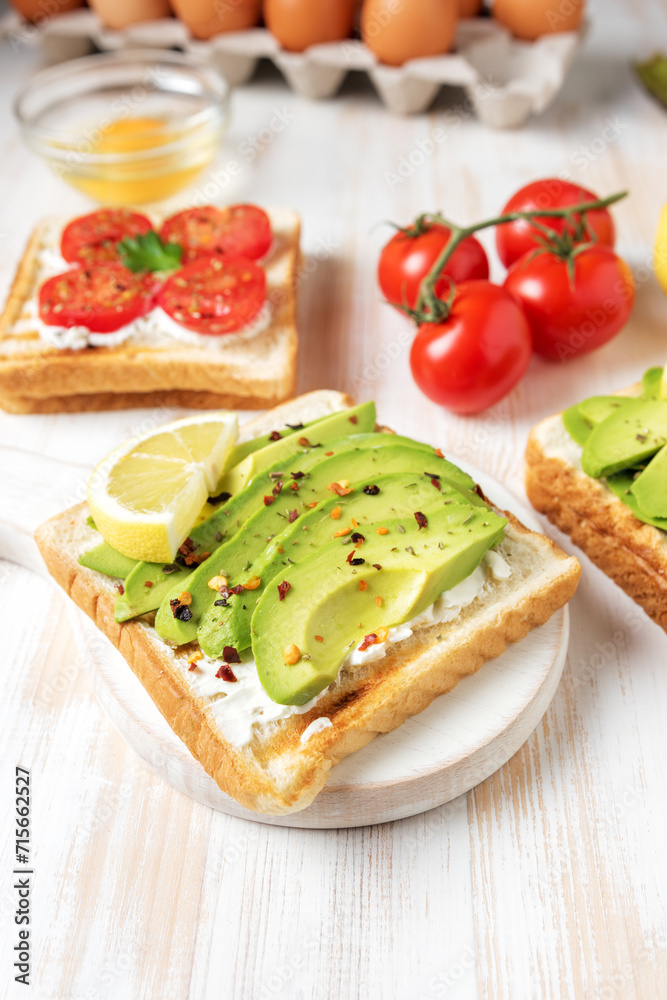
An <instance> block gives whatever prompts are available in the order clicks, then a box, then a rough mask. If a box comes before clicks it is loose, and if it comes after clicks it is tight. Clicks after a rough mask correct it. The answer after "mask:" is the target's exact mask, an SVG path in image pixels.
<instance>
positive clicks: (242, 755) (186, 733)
mask: <svg viewBox="0 0 667 1000" xmlns="http://www.w3.org/2000/svg"><path fill="white" fill-rule="evenodd" d="M350 404H351V400H350V399H349V398H348V397H346V396H344V395H343V394H342V393H338V392H333V391H325V390H320V391H317V392H311V393H308V394H306V395H303V396H299V397H297V398H296V399H293V400H290V401H289V402H288V403H284V404H282V406H280V407H277V408H276V409H274V410H270V411H269V412H268V413H266V414H264V415H262V416H261V417H258V418H256V419H254V420H252V421H250V422H249V423H246V424H245V425H243V426H242V428H241V432H240V435H239V443H242V442H247V441H250V440H252V438H256V437H259V436H260V435H263V434H269V433H271V432H273V431H275V430H276V429H277V428H278V427H284V426H285V425H288V426H291V425H292V424H294V423H296V424H300V423H307V422H309V421H312V420H315V419H317V418H319V417H324V416H328V415H330V414H332V413H335V412H336V411H341V410H345V409H346V408H347V407H348V406H349V405H350ZM389 433H390V432H389ZM272 481H273V480H272ZM337 485H338V484H337ZM280 486H282V483H280ZM346 492H348V493H352V492H353V491H352V490H347V491H346ZM364 492H366V491H364ZM378 492H379V491H378ZM292 495H293V494H292ZM488 502H489V504H491V505H492V506H493V504H492V499H489V501H488ZM445 503H447V501H445ZM88 514H89V510H88V507H87V505H86V504H79V505H78V506H76V507H72V508H71V509H69V510H66V511H64V512H62V513H61V514H58V515H57V516H56V517H53V518H52V519H51V520H50V521H48V522H46V523H45V524H43V525H42V526H41V527H40V528H39V530H38V531H37V534H36V539H37V544H38V545H39V548H40V551H41V553H42V556H43V558H44V560H45V562H46V565H47V568H48V570H49V572H50V573H51V575H52V576H53V577H54V578H55V580H56V581H57V583H59V584H60V586H61V587H62V588H63V589H64V590H65V592H66V593H67V594H68V595H69V597H71V599H72V600H73V601H74V602H75V603H76V604H77V605H78V606H79V607H80V608H81V609H82V610H83V611H84V612H85V613H86V614H87V615H89V616H90V618H91V619H92V620H93V621H94V622H95V624H96V625H97V627H98V628H99V629H100V630H101V631H102V632H103V633H104V634H105V635H106V636H107V638H108V639H109V640H110V641H111V642H112V643H113V645H114V646H115V647H116V648H117V649H118V650H119V651H120V652H121V653H122V655H123V656H124V657H125V659H126V661H127V663H128V664H129V667H130V669H131V670H132V671H133V672H134V674H135V675H136V676H137V677H138V678H139V680H140V681H141V683H142V684H143V686H144V687H145V689H146V690H147V691H148V693H149V694H150V696H151V698H152V699H153V701H154V703H155V705H156V706H157V708H158V709H159V710H160V712H161V713H162V715H163V716H164V718H165V719H166V720H167V722H168V723H169V725H170V726H171V728H172V729H173V731H174V732H175V733H176V734H177V736H178V737H180V739H181V740H182V741H183V742H184V743H185V745H186V746H187V747H188V749H189V750H190V752H191V753H192V755H193V757H194V758H195V759H196V760H198V761H199V762H200V763H201V765H202V766H203V768H204V769H205V770H206V771H207V772H208V774H209V775H210V776H211V777H212V778H213V779H214V780H215V782H216V783H217V784H218V786H219V787H220V788H221V789H222V791H223V792H225V793H227V794H228V795H230V796H232V797H233V798H234V799H236V800H237V801H238V802H240V803H241V804H242V805H243V806H245V807H246V808H248V809H252V810H255V811H258V812H261V813H265V814H269V815H281V814H285V813H292V812H296V811H299V810H301V809H304V808H305V807H306V806H308V805H309V804H310V803H311V802H312V801H313V799H314V798H315V796H316V795H317V794H318V792H320V791H321V789H322V788H323V787H324V785H325V783H326V781H327V778H328V776H329V774H330V771H331V768H332V766H334V765H335V764H337V763H338V762H339V761H340V760H342V758H344V757H346V756H348V755H349V754H351V753H354V752H355V751H356V750H360V749H361V748H362V747H364V746H365V745H366V744H367V743H369V742H370V741H371V740H372V739H373V738H374V737H375V736H377V735H378V734H380V733H386V732H389V731H390V730H393V729H395V728H396V727H398V726H400V725H401V724H402V723H403V722H405V720H406V719H407V718H408V717H410V716H412V715H416V714H417V713H418V712H421V711H423V710H424V709H425V708H427V706H428V705H430V704H431V702H432V701H433V700H434V699H435V698H437V697H438V696H439V695H442V694H445V693H446V692H448V691H450V690H451V689H452V688H454V687H455V685H456V684H457V683H458V682H459V681H460V680H461V679H462V678H463V677H464V676H466V675H468V674H472V673H475V672H476V671H477V670H478V669H479V668H480V667H481V666H482V664H483V663H485V662H486V661H487V660H489V659H491V658H492V657H496V656H499V655H500V654H501V653H502V652H503V651H504V650H505V648H506V647H507V645H508V644H509V643H513V642H517V641H519V640H520V639H522V638H523V637H524V636H525V635H526V634H527V633H528V632H529V631H530V630H531V629H533V628H535V627H536V626H538V625H541V624H543V623H544V622H546V621H548V619H549V618H550V617H551V616H552V615H553V614H554V613H555V612H556V611H557V610H558V609H559V608H561V607H562V606H563V605H564V604H565V603H566V602H567V601H568V600H569V599H570V598H571V597H572V595H573V593H574V591H575V589H576V586H577V582H578V579H579V574H580V566H579V563H578V562H577V560H576V559H574V558H573V557H568V556H566V555H565V553H563V552H562V551H561V550H560V549H559V548H558V547H557V546H556V545H555V544H554V543H553V542H552V541H550V539H548V538H547V537H546V536H545V535H540V534H537V533H536V532H534V531H530V530H529V529H528V528H526V527H524V525H522V524H521V523H520V522H519V521H518V520H517V519H516V518H515V517H513V515H512V514H507V513H505V514H503V516H504V517H506V518H507V520H508V524H507V526H506V528H505V535H504V539H503V540H502V541H501V542H499V543H498V546H497V553H498V556H499V557H501V562H502V561H503V560H504V561H506V563H507V565H508V567H509V569H510V572H509V575H504V574H496V573H495V572H493V571H491V570H489V571H488V572H487V573H486V577H485V582H484V585H483V587H482V589H481V591H479V592H478V593H477V596H475V597H474V599H471V600H470V602H467V601H462V603H461V607H460V608H458V606H457V611H456V612H455V613H452V615H448V616H445V618H444V619H443V620H438V619H437V618H436V619H435V620H434V621H433V623H432V624H429V623H428V621H426V620H425V622H424V624H423V626H422V625H421V624H416V623H414V624H413V627H414V631H412V629H411V628H408V629H407V631H406V634H405V636H404V637H402V638H400V640H399V641H396V642H395V644H394V645H392V646H391V647H389V649H388V650H387V655H385V656H384V657H382V658H381V659H377V658H375V657H372V658H369V659H367V660H364V661H363V662H360V663H359V664H357V665H352V666H344V667H343V668H342V669H341V670H340V673H339V675H338V678H337V679H336V681H334V683H333V684H331V685H330V687H329V688H328V689H327V690H326V691H325V692H324V693H323V696H322V697H321V698H320V700H318V701H317V703H316V704H315V705H314V707H310V705H308V706H304V714H300V713H297V714H290V715H288V716H287V717H280V716H272V715H271V714H270V713H267V718H266V720H264V719H263V718H261V716H262V715H264V710H262V711H261V712H259V714H257V715H255V714H254V709H253V708H252V704H250V703H244V702H243V698H242V699H241V702H242V704H240V705H239V703H238V702H237V701H234V702H233V705H235V706H237V705H238V706H239V707H238V711H239V712H240V713H243V712H245V713H246V714H249V718H250V720H251V723H252V735H251V737H250V738H249V739H248V741H247V742H246V741H244V740H241V741H233V740H232V738H231V737H229V736H228V735H227V736H226V734H225V732H224V731H223V727H222V725H221V721H220V716H219V715H217V714H216V712H217V711H218V710H219V708H220V705H221V702H220V698H221V697H222V698H223V699H225V698H226V697H227V696H228V695H227V694H225V693H224V692H222V693H221V691H220V690H216V689H214V688H211V687H210V683H211V682H210V677H209V675H210V676H212V675H213V671H214V669H215V666H216V665H217V664H214V665H211V663H209V662H208V661H207V662H206V664H205V661H204V660H203V659H202V653H201V651H199V647H198V645H197V643H196V642H194V643H190V644H188V645H182V646H178V647H177V648H174V647H173V646H171V645H169V644H168V643H167V642H166V641H165V640H164V639H161V638H160V636H159V635H158V632H157V630H156V628H155V624H154V621H155V612H152V613H149V614H146V615H143V616H142V617H140V618H136V619H134V620H129V621H123V622H117V621H116V620H115V616H114V608H115V604H116V600H117V598H118V594H119V586H118V585H119V582H120V581H119V580H118V579H114V578H112V577H110V576H107V575H106V574H102V573H99V572H96V571H94V570H91V569H88V568H86V567H84V566H83V565H81V564H80V563H79V561H78V558H79V556H80V555H81V554H82V553H83V552H85V551H87V550H88V549H90V547H91V545H95V544H96V543H97V541H98V540H99V535H98V534H97V532H95V531H94V530H93V529H92V528H91V527H90V525H89V519H88ZM338 516H340V513H339V514H338ZM336 523H338V522H337V521H336ZM348 530H349V529H348ZM339 535H341V536H344V535H346V532H345V530H343V531H340V532H339ZM334 537H337V536H334ZM281 551H282V550H281ZM350 551H352V550H350ZM361 561H362V562H363V560H361ZM290 562H291V560H290ZM377 569H378V570H380V569H381V567H380V566H378V567H377ZM359 589H360V590H361V587H360V588H359ZM366 638H369V637H366ZM373 638H376V636H373ZM362 647H363V648H365V646H363V644H362ZM362 647H360V648H362ZM226 648H227V647H226ZM233 652H236V650H233ZM233 662H234V663H236V662H237V661H236V660H234V661H233ZM204 666H206V670H204V669H203V668H204ZM200 668H201V669H200ZM206 671H208V673H207V672H206ZM215 677H217V678H220V677H224V674H222V673H220V672H219V673H216V674H215ZM207 678H208V679H207ZM222 683H223V682H222V681H218V682H217V684H218V687H220V685H222ZM207 684H209V687H208V688H207V687H206V685H207ZM240 687H241V685H239V688H240ZM273 707H274V708H275V707H276V706H273ZM305 709H307V710H305ZM234 711H236V709H233V710H232V714H233V712H234ZM237 721H238V720H237ZM507 752H508V756H509V755H510V753H511V752H513V750H512V747H511V745H510V746H509V748H508V751H507ZM348 820H350V821H352V823H353V821H354V817H348Z"/></svg>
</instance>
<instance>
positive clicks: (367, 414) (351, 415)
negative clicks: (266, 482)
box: [220, 402, 376, 494]
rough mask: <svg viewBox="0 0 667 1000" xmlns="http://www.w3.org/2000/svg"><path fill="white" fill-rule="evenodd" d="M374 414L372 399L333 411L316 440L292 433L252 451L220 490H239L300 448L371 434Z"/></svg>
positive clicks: (319, 428)
mask: <svg viewBox="0 0 667 1000" xmlns="http://www.w3.org/2000/svg"><path fill="white" fill-rule="evenodd" d="M375 416H376V414H375V403H373V402H370V403H362V404H361V405H360V406H354V407H352V408H351V409H349V410H341V411H340V412H338V413H332V414H331V416H328V417H324V418H323V419H321V420H318V421H317V423H316V425H315V428H314V429H313V430H314V431H315V430H316V431H317V434H316V435H315V434H314V433H313V435H311V436H312V437H313V438H314V440H313V441H311V440H310V438H309V437H307V436H306V435H305V434H304V435H301V434H300V435H298V437H296V438H294V437H293V436H292V435H290V436H289V437H282V438H280V439H279V440H278V441H273V442H271V443H270V444H267V445H266V446H265V447H264V448H260V449H259V450H258V451H252V452H251V453H250V454H249V455H247V456H246V457H245V458H244V459H242V460H241V461H240V462H239V463H238V464H237V465H235V466H234V467H233V468H230V469H229V471H228V472H226V473H225V474H224V476H223V477H222V479H221V480H220V489H221V490H224V491H225V492H227V493H232V494H234V493H238V492H239V490H242V489H243V487H244V486H245V485H246V484H247V483H249V482H250V480H251V479H253V478H254V477H255V476H256V475H257V473H258V472H263V471H264V469H269V468H271V467H272V466H273V465H275V464H276V462H283V461H285V460H287V459H290V458H291V457H292V456H293V455H294V454H295V453H296V452H297V451H298V450H299V448H304V447H305V448H316V447H318V446H319V445H320V444H325V443H326V442H328V441H335V440H338V439H339V438H341V437H344V436H345V435H347V434H352V433H356V434H366V433H370V432H371V431H372V430H373V429H374V428H375Z"/></svg>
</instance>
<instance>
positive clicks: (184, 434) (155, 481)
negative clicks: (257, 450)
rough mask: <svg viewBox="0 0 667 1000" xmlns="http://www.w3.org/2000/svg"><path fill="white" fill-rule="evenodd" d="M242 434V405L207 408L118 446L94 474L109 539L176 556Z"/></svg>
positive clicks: (134, 549) (166, 557)
mask: <svg viewBox="0 0 667 1000" xmlns="http://www.w3.org/2000/svg"><path fill="white" fill-rule="evenodd" d="M237 435H238V423H237V419H236V414H235V413H228V412H226V411H221V412H213V413H205V414H198V415H197V416H194V417H186V418H184V419H183V420H176V421H174V422H173V423H171V424H165V425H164V426H163V427H160V428H158V430H155V431H152V432H149V433H147V434H142V435H140V436H139V437H136V438H133V439H132V440H131V441H127V442H126V443H125V444H123V445H121V446H120V447H119V448H116V449H115V450H114V451H112V452H111V454H110V455H107V457H106V458H105V459H104V460H103V461H102V462H100V464H99V465H98V466H97V468H96V469H95V471H94V472H93V474H92V475H91V477H90V479H89V481H88V505H89V507H90V512H91V514H92V516H93V519H94V521H95V524H96V526H97V529H98V531H99V532H100V533H101V535H102V537H103V538H104V541H105V542H108V544H109V545H111V546H112V547H113V548H114V549H117V551H118V552H122V553H123V555H126V556H130V557H131V558H132V559H145V560H147V561H149V562H163V561H164V562H171V560H173V558H174V556H175V555H176V552H177V551H178V547H179V545H182V543H183V541H184V540H185V539H186V538H187V536H188V533H189V532H190V530H191V529H192V527H193V525H194V524H195V522H196V520H197V515H198V514H199V513H200V511H201V510H202V508H203V507H204V505H205V503H206V500H207V498H208V496H209V494H211V493H214V492H215V489H216V486H217V484H218V481H219V479H220V476H221V474H222V471H223V469H224V467H225V462H226V460H227V457H228V455H229V453H230V451H231V449H232V447H233V446H234V443H235V441H236V438H237Z"/></svg>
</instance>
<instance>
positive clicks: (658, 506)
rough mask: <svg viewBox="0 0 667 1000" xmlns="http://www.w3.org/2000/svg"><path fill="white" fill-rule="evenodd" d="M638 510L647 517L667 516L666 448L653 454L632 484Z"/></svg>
mask: <svg viewBox="0 0 667 1000" xmlns="http://www.w3.org/2000/svg"><path fill="white" fill-rule="evenodd" d="M632 492H633V494H634V496H635V498H636V500H637V503H638V504H639V508H640V510H642V511H644V513H645V514H648V515H649V517H663V518H665V517H667V448H661V449H660V451H659V452H658V454H657V455H654V456H653V458H652V459H651V461H650V462H649V463H648V465H647V466H646V468H645V469H644V471H643V472H640V473H639V475H638V476H637V478H636V479H635V481H634V483H633V484H632Z"/></svg>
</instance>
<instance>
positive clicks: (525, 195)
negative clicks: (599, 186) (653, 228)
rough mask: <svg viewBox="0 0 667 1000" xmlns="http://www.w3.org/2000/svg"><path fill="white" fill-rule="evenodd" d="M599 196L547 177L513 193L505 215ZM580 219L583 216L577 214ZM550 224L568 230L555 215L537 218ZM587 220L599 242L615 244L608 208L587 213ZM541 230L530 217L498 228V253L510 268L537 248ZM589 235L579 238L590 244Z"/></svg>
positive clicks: (558, 228) (562, 230) (574, 185)
mask: <svg viewBox="0 0 667 1000" xmlns="http://www.w3.org/2000/svg"><path fill="white" fill-rule="evenodd" d="M597 198H598V196H597V195H596V194H593V192H592V191H588V190H587V189H586V188H584V187H580V186H579V185H578V184H572V183H571V182H570V181H563V180H560V179H559V178H558V177H546V178H544V180H540V181H533V183H532V184H526V186H525V187H522V188H521V190H520V191H517V192H516V194H514V195H512V197H511V198H510V200H509V201H508V202H507V204H506V205H505V207H504V209H503V211H502V213H501V214H502V215H506V214H508V213H509V212H534V211H535V210H537V209H540V208H567V206H568V205H576V204H577V203H579V202H584V201H596V200H597ZM575 220H576V221H577V222H580V220H581V216H575ZM536 221H537V222H539V223H541V224H542V225H545V226H549V227H550V228H551V229H554V230H555V231H556V232H557V233H563V232H564V230H565V225H566V223H565V220H564V219H558V218H554V217H553V216H548V215H544V216H540V217H538V218H537V220H536ZM586 222H587V224H588V227H589V229H590V231H591V233H593V234H594V236H595V238H596V240H597V242H598V243H601V244H603V245H604V246H609V247H613V245H614V239H615V231H614V222H613V219H612V217H611V214H610V213H609V211H608V210H607V209H606V208H601V209H595V210H593V211H591V212H586ZM541 238H542V233H541V232H540V230H539V229H536V228H535V226H534V225H533V224H532V221H531V220H528V219H517V221H516V222H505V223H504V224H503V225H502V226H498V227H497V228H496V247H497V250H498V256H499V257H500V259H501V261H502V262H503V264H504V265H505V267H510V265H511V264H513V263H514V261H515V260H518V259H519V258H520V257H523V255H524V254H525V253H528V251H529V250H535V249H536V248H537V247H539V246H540V245H541V244H540V242H539V240H540V239H541ZM589 240H590V236H587V235H585V234H584V235H582V238H581V239H580V240H578V242H580V243H582V242H583V243H587V242H589Z"/></svg>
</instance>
